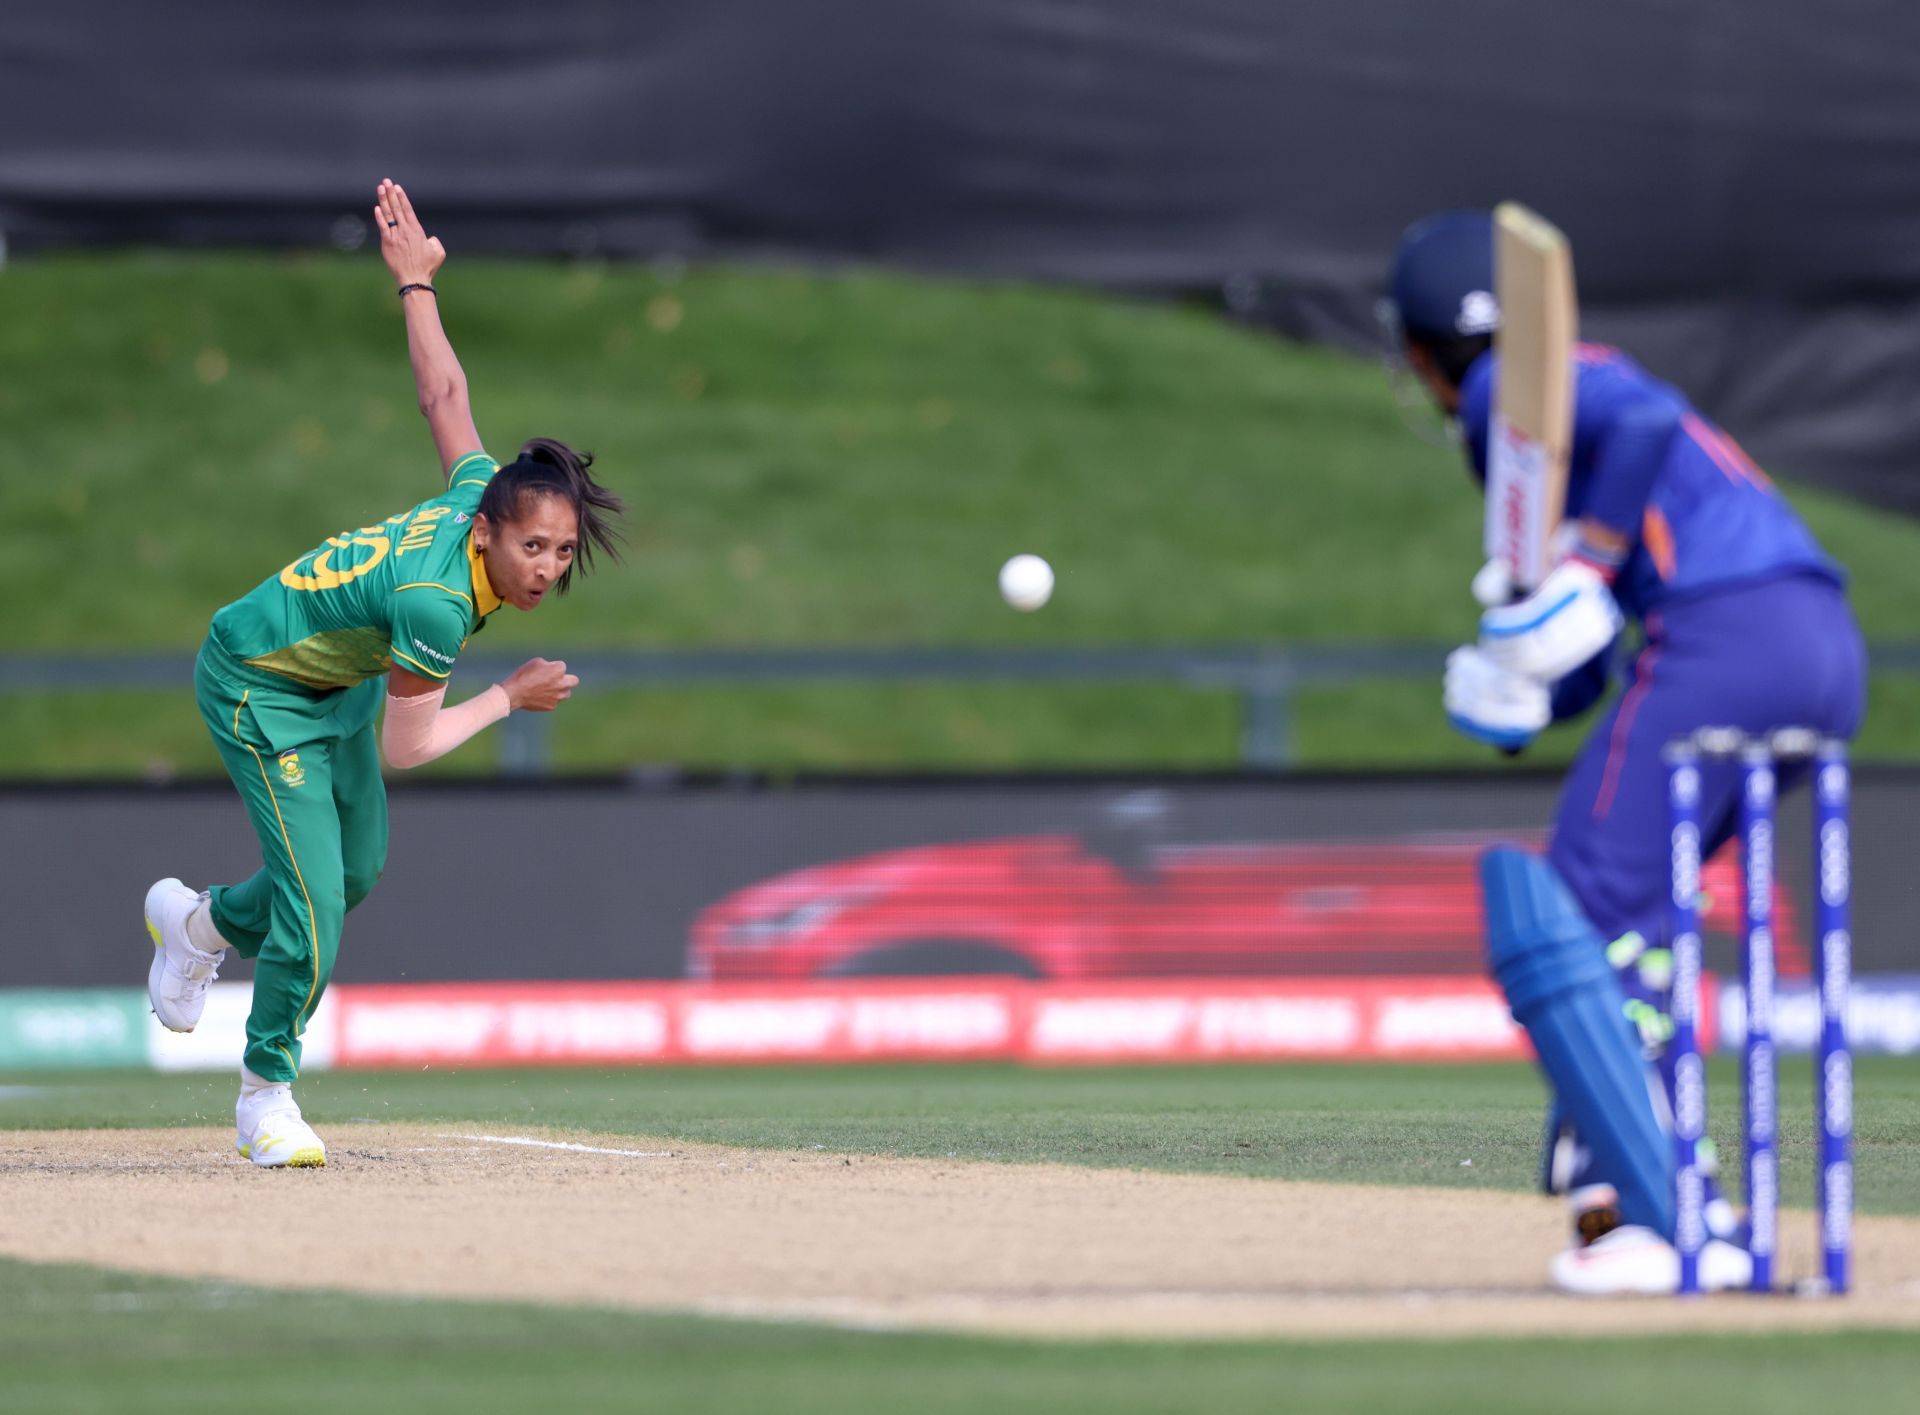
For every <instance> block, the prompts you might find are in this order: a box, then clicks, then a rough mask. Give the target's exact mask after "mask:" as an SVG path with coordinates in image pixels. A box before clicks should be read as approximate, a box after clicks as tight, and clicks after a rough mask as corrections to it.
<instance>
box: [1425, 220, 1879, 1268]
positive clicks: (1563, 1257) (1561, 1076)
mask: <svg viewBox="0 0 1920 1415" xmlns="http://www.w3.org/2000/svg"><path fill="white" fill-rule="evenodd" d="M1493 250H1494V232H1493V220H1492V217H1491V215H1490V214H1489V213H1487V212H1483V211H1473V212H1448V213H1444V214H1442V215H1439V216H1434V217H1430V218H1428V219H1427V220H1425V221H1422V222H1420V223H1418V224H1416V225H1415V226H1413V227H1412V228H1410V229H1409V230H1408V232H1407V234H1406V236H1405V237H1404V238H1403V239H1402V241H1401V244H1400V248H1399V250H1398V252H1397V254H1396V256H1395V258H1394V263H1393V270H1392V275H1391V290H1390V296H1389V301H1388V309H1389V312H1390V314H1391V316H1392V319H1393V322H1394V323H1395V324H1396V325H1397V327H1398V328H1397V332H1398V342H1399V344H1400V347H1401V351H1402V353H1403V354H1404V357H1405V358H1406V360H1407V363H1408V364H1409V366H1410V368H1411V370H1412V372H1413V373H1414V374H1415V375H1416V376H1417V377H1418V378H1419V380H1420V382H1421V383H1422V384H1423V385H1424V387H1425V388H1426V391H1427V393H1428V395H1429V396H1430V397H1431V398H1432V400H1433V402H1434V403H1435V404H1437V405H1438V407H1439V408H1440V409H1441V411H1442V412H1444V413H1445V414H1447V415H1448V416H1449V417H1450V418H1451V419H1453V420H1454V421H1455V423H1456V425H1457V429H1458V431H1459V433H1460V434H1461V438H1462V441H1463V443H1464V450H1465V452H1466V455H1467V461H1468V465H1469V468H1470V470H1471V471H1472V473H1473V475H1474V477H1475V478H1476V479H1477V480H1478V481H1480V482H1481V483H1482V485H1484V483H1485V481H1486V469H1487V438H1488V426H1489V423H1490V421H1491V417H1492V403H1493V389H1494V386H1495V380H1496V378H1497V376H1498V374H1497V369H1496V364H1497V361H1498V355H1497V354H1496V353H1495V352H1494V350H1493V347H1492V345H1493V333H1494V330H1495V328H1496V327H1497V325H1498V321H1499V307H1498V304H1497V303H1496V301H1495V297H1494V293H1493V292H1494V289H1495V285H1494V267H1493ZM1574 380H1575V383H1574V420H1573V422H1574V426H1573V448H1572V455H1571V460H1570V465H1569V469H1568V475H1567V501H1566V521H1565V525H1564V527H1563V534H1562V537H1561V539H1562V541H1563V554H1562V557H1561V559H1560V560H1559V563H1558V565H1557V566H1556V567H1555V568H1554V569H1553V570H1552V572H1551V573H1550V574H1549V576H1548V577H1547V579H1546V580H1545V581H1544V582H1543V583H1542V584H1541V586H1540V587H1539V589H1537V590H1536V591H1535V592H1534V593H1532V594H1530V595H1528V596H1527V597H1525V598H1523V599H1520V600H1518V602H1515V603H1509V602H1508V601H1509V598H1510V596H1509V594H1508V585H1507V584H1506V583H1504V582H1502V577H1501V575H1500V573H1499V570H1498V568H1497V567H1495V566H1489V567H1487V568H1486V569H1484V570H1482V571H1481V573H1480V575H1479V576H1477V577H1476V579H1475V582H1474V593H1475V597H1476V598H1477V599H1479V601H1480V603H1481V605H1482V606H1483V608H1484V610H1485V612H1484V613H1483V614H1482V616H1481V619H1480V636H1479V641H1478V642H1477V643H1476V644H1473V645H1470V646H1468V647H1465V648H1462V649H1459V650H1457V651H1455V653H1453V654H1452V655H1451V656H1450V657H1449V659H1448V661H1447V672H1446V682H1445V688H1444V698H1445V704H1446V710H1447V715H1448V717H1449V719H1450V720H1451V721H1452V723H1453V724H1454V726H1455V727H1456V728H1458V729H1459V730H1460V731H1462V732H1464V733H1466V734H1467V735H1469V736H1471V737H1474V738H1476V739H1479V740H1482V741H1486V742H1489V743H1492V744H1495V745H1497V746H1500V747H1503V748H1506V749H1508V750H1514V749H1517V748H1519V747H1521V746H1524V745H1525V744H1526V743H1527V742H1528V741H1530V740H1531V739H1532V737H1533V736H1534V734H1536V733H1538V732H1539V731H1540V730H1541V729H1542V728H1544V727H1546V726H1547V724H1548V723H1549V722H1550V721H1556V720H1560V719H1565V718H1570V717H1574V716H1577V715H1579V714H1581V713H1584V712H1585V711H1587V709H1589V708H1590V707H1592V706H1593V705H1594V704H1595V703H1597V702H1598V701H1599V700H1600V698H1601V697H1602V696H1603V695H1604V694H1605V693H1606V690H1607V687H1608V682H1609V678H1610V675H1611V667H1612V663H1613V657H1614V651H1615V643H1616V640H1617V638H1618V636H1619V635H1620V633H1621V630H1622V629H1623V627H1624V625H1625V623H1626V622H1627V621H1628V620H1637V621H1638V622H1639V624H1640V626H1641V629H1642V637H1643V640H1644V642H1643V646H1642V647H1641V648H1640V650H1639V652H1638V653H1637V655H1636V656H1635V657H1634V659H1633V668H1632V681H1631V683H1630V685H1629V686H1628V687H1627V689H1626V691H1625V692H1624V693H1623V694H1621V695H1620V697H1619V698H1618V699H1617V700H1615V701H1614V702H1613V703H1612V705H1611V706H1610V707H1609V708H1608V709H1607V710H1606V711H1605V712H1604V713H1602V714H1601V716H1600V719H1599V721H1598V722H1597V724H1596V725H1595V727H1594V728H1593V731H1592V733H1591V734H1590V735H1589V737H1588V739H1587V742H1586V745H1585V747H1584V748H1583V749H1582V751H1581V752H1580V755H1579V757H1578V759H1577V760H1576V761H1575V763H1574V765H1573V767H1572V769H1571V771H1570V772H1569V773H1568V776H1567V779H1566V782H1565V785H1564V786H1563V788H1562V791H1561V795H1560V800H1559V805H1558V808H1557V810H1556V813H1555V817H1554V823H1553V831H1552V837H1551V843H1550V844H1549V846H1548V849H1547V851H1546V854H1545V855H1544V856H1541V855H1537V854H1532V853H1528V852H1522V851H1518V850H1509V849H1497V850H1492V851H1489V852H1488V853H1487V855H1486V857H1485V858H1484V859H1483V861H1482V864H1481V880H1482V885H1483V887H1484V890H1485V894H1486V913H1487V953H1488V962H1489V965H1490V968H1491V971H1492V973H1493V976H1494V979H1495V981H1496V982H1498V983H1499V985H1500V987H1501V989H1502V991H1503V992H1504V993H1505V994H1506V997H1507V1002H1508V1004H1509V1006H1510V1007H1511V1008H1512V1010H1513V1015H1514V1019H1515V1020H1516V1021H1517V1022H1519V1023H1520V1025H1521V1026H1523V1027H1524V1028H1526V1030H1527V1033H1528V1036H1529V1037H1530V1038H1531V1039H1532V1041H1533V1044H1534V1049H1535V1051H1536V1052H1537V1053H1538V1056H1539V1059H1540V1065H1541V1069H1542V1070H1543V1071H1544V1072H1545V1074H1546V1077H1547V1080H1548V1082H1549V1084H1550V1087H1551V1089H1552V1092H1553V1102H1552V1108H1551V1110H1550V1112H1549V1117H1548V1136H1547V1143H1548V1153H1547V1161H1546V1164H1545V1165H1544V1166H1543V1176H1542V1177H1543V1180H1545V1182H1546V1184H1547V1187H1548V1188H1549V1189H1551V1190H1553V1191H1554V1192H1563V1193H1568V1194H1570V1196H1571V1197H1572V1201H1573V1206H1574V1223H1575V1242H1574V1246H1573V1247H1572V1248H1571V1249H1569V1250H1568V1251H1566V1252H1564V1253H1562V1254H1560V1255H1559V1256H1558V1257H1556V1258H1555V1260H1554V1262H1553V1264H1552V1266H1551V1269H1550V1272H1551V1276H1552V1278H1553V1281H1554V1282H1555V1284H1556V1285H1558V1286H1560V1287H1562V1288H1565V1289H1567V1290H1569V1291H1573V1292H1593V1293H1607V1292H1671V1291H1673V1290H1674V1289H1675V1287H1676V1286H1677V1284H1678V1280H1679V1259H1678V1255H1677V1253H1676V1251H1675V1249H1674V1247H1673V1245H1672V1241H1671V1240H1672V1236H1673V1224H1674V1195H1673V1182H1674V1177H1673V1146H1672V1142H1671V1139H1670V1137H1669V1134H1668V1123H1669V1122H1668V1119H1667V1117H1668V1116H1670V1114H1671V1092H1670V1087H1671V1076H1670V1075H1663V1074H1662V1071H1663V1069H1664V1068H1662V1067H1661V1066H1660V1065H1659V1064H1658V1063H1659V1061H1660V1057H1661V1051H1662V1049H1663V1044H1664V1042H1665V1041H1666V1039H1667V1036H1668V1035H1669V1033H1670V1023H1669V1022H1668V1019H1667V1017H1666V1015H1665V1010H1664V1009H1665V1004H1666V1000H1665V990H1666V987H1667V985H1668V981H1669V979H1668V976H1667V975H1668V974H1669V973H1670V968H1671V964H1670V957H1669V955H1668V954H1667V952H1666V948H1665V944H1666V929H1667V924H1666V902H1667V895H1668V892H1669V889H1670V880H1669V859H1668V838H1667V816H1666V769H1665V765H1664V763H1663V760H1662V753H1663V751H1664V749H1665V747H1666V745H1667V744H1668V743H1669V742H1672V741H1674V740H1675V739H1677V738H1680V737H1683V736H1686V735H1688V734H1691V733H1692V732H1694V731H1697V730H1698V729H1700V728H1702V727H1708V726H1725V727H1734V728H1739V729H1741V730H1742V731H1745V732H1748V733H1761V732H1766V731H1769V730H1771V729H1774V728H1778V727H1784V726H1798V727H1811V728H1815V729H1817V730H1818V731H1820V732H1821V733H1823V734H1827V735H1832V736H1837V737H1842V738H1846V737H1851V736H1852V735H1853V733H1854V732H1855V730H1856V729H1857V728H1858V726H1859V724H1860V718H1861V714H1862V712H1863V710H1864V706H1865V696H1866V686H1865V685H1866V655H1865V650H1864V647H1863V645H1862V643H1861V638H1860V633H1859V630H1858V629H1857V627H1856V626H1855V624H1854V619H1853V614H1852V611H1851V610H1850V609H1849V607H1848V604H1847V598H1846V588H1845V587H1846V579H1845V576H1844V574H1843V573H1842V572H1841V570H1840V568H1839V567H1838V566H1837V565H1836V564H1834V562H1833V561H1832V560H1831V559H1829V558H1828V556H1827V555H1826V554H1825V552H1824V551H1822V550H1821V548H1820V546H1819V545H1818V544H1817V543H1816V542H1815V541H1814V538H1813V536H1812V535H1811V534H1810V533H1809V532H1808V530H1807V529H1806V527H1805V525H1804V524H1802V522H1801V521H1800V519H1799V517H1798V516H1796V515H1795V514H1794V512H1793V510H1792V508H1791V507H1789V506H1788V505H1787V503H1786V501H1785V500H1783V499H1782V498H1781V497H1780V495H1779V494H1778V492H1777V491H1776V490H1775V489H1774V487H1773V484H1772V483H1771V482H1770V481H1769V480H1768V479H1767V477H1766V476H1765V475H1764V474H1763V473H1762V472H1761V471H1760V469H1759V468H1758V467H1756V466H1755V465H1754V464H1753V462H1752V461H1751V460H1749V459H1748V457H1747V455H1746V454H1745V453H1744V452H1743V451H1741V449H1740V448H1739V447H1738V446H1737V445H1736V444H1735V443H1734V441H1733V440H1732V439H1731V438H1729V437H1728V436H1727V435H1726V434H1725V433H1724V432H1722V431H1721V430H1720V429H1719V428H1717V427H1715V426H1714V425H1713V424H1712V423H1710V422H1708V421H1707V420H1706V419H1705V418H1703V417H1702V416H1700V414H1699V413H1698V412H1696V411H1695V410H1694V409H1693V408H1692V407H1691V406H1690V405H1689V403H1688V402H1687V400H1686V399H1685V398H1684V397H1683V396H1682V395H1681V394H1680V393H1679V392H1678V391H1677V390H1675V389H1674V388H1672V387H1670V386H1669V385H1667V384H1665V383H1662V382H1660V381H1658V380H1657V379H1655V378H1653V377H1652V376H1651V375H1649V374H1648V373H1646V372H1645V371H1644V370H1643V369H1641V368H1640V367H1639V366H1638V365H1637V364H1635V363H1634V362H1633V361H1632V360H1631V359H1629V358H1628V357H1627V356H1626V355H1625V354H1623V353H1621V352H1620V351H1618V350H1617V349H1612V348H1607V347H1603V346H1599V345H1591V344H1583V345H1580V346H1578V347H1577V349H1576V351H1575V357H1574ZM1803 773H1804V766H1801V767H1799V768H1785V769H1783V771H1782V774H1781V785H1782V787H1784V786H1786V785H1787V784H1788V783H1789V782H1790V781H1791V780H1792V779H1794V777H1795V776H1797V775H1799V774H1803ZM1701 787H1702V789H1701V827H1702V835H1703V839H1702V842H1701V846H1702V849H1701V857H1702V858H1703V859H1704V858H1707V857H1708V856H1710V855H1711V854H1712V853H1713V852H1714V851H1715V850H1718V849H1719V848H1720V847H1721V846H1722V845H1723V844H1725V843H1726V841H1727V840H1728V839H1729V838H1730V837H1731V836H1732V834H1733V833H1734V831H1735V830H1736V828H1737V825H1738V809H1739V799H1740V781H1739V772H1738V768H1737V766H1735V765H1734V764H1732V763H1728V764H1724V765H1717V766H1709V767H1707V768H1705V769H1704V770H1703V772H1702V782H1701ZM1663 1082H1664V1083H1665V1084H1664V1085H1663V1084H1662V1083H1663ZM1708 1221H1709V1227H1710V1228H1711V1229H1712V1230H1713V1233H1714V1241H1711V1242H1709V1243H1708V1245H1707V1248H1706V1251H1705V1252H1704V1253H1703V1254H1702V1256H1701V1269H1700V1273H1701V1284H1702V1286H1703V1287H1706V1288H1728V1287H1739V1286H1745V1285H1746V1283H1747V1281H1748V1276H1749V1273H1750V1271H1751V1263H1750V1260H1749V1257H1748V1254H1747V1252H1746V1250H1745V1247H1744V1246H1743V1239H1742V1234H1741V1231H1740V1226H1739V1224H1738V1222H1737V1220H1736V1216H1735V1215H1734V1214H1733V1213H1732V1210H1731V1207H1730V1206H1729V1205H1728V1204H1727V1203H1726V1202H1725V1201H1724V1200H1723V1199H1720V1198H1718V1196H1717V1193H1716V1194H1715V1196H1714V1201H1713V1203H1712V1204H1710V1205H1709V1213H1708Z"/></svg>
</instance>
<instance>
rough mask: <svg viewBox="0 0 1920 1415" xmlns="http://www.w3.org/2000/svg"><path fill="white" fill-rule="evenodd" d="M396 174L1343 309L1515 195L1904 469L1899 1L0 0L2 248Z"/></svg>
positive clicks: (856, 252) (616, 240)
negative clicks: (1431, 227) (1428, 227)
mask: <svg viewBox="0 0 1920 1415" xmlns="http://www.w3.org/2000/svg"><path fill="white" fill-rule="evenodd" d="M386 174H394V175H400V176H403V177H404V178H406V179H407V180H408V181H409V182H410V183H411V184H412V185H413V186H414V187H415V189H416V190H418V191H420V192H421V193H430V194H431V197H432V200H433V208H432V209H433V211H434V212H435V220H436V223H437V224H439V225H441V226H442V227H443V229H444V230H445V232H446V234H447V235H448V237H449V238H450V239H452V240H456V241H458V242H460V243H461V244H462V245H463V246H464V247H466V248H468V249H474V248H478V247H487V248H494V249H500V250H520V251H529V252H551V253H567V252H575V253H581V252H588V251H599V252H604V253H610V254H618V255H642V256H651V255H658V254H661V253H673V254H678V255H685V256H690V257H709V256H711V257H726V258H741V257H774V258H781V259H786V258H800V259H806V260H815V261H819V260H825V261H834V260H875V261H886V262H894V263H900V264H906V265H912V266H918V267H924V268H934V269H947V270H955V271H961V272H984V273H995V274H1011V275H1019V276H1027V277H1037V278H1044V279H1064V280H1073V281H1084V282H1098V283H1103V284H1109V285H1122V286H1134V287H1147V288H1152V289H1157V290H1181V289H1185V290H1195V289H1199V290H1211V291H1218V290H1219V289H1221V288H1222V287H1223V286H1226V285H1228V284H1229V283H1230V282H1231V283H1232V285H1233V288H1234V289H1236V290H1239V291H1242V292H1246V291H1252V292H1255V293H1256V294H1257V296H1258V298H1257V300H1256V301H1255V303H1256V304H1257V306H1258V308H1259V310H1260V311H1261V314H1262V317H1263V318H1265V319H1267V320H1269V321H1271V322H1272V323H1274V324H1275V325H1277V326H1278V327H1280V328H1282V329H1284V330H1286V331H1288V332H1291V333H1297V334H1305V335H1310V336H1314V337H1322V338H1333V339H1337V340H1342V341H1347V342H1357V341H1360V340H1362V339H1364V338H1365V337H1366V335H1367V331H1368V309H1369V305H1370V302H1371V298H1372V295H1373V292H1374V288H1375V286H1376V284H1377V282H1378V279H1379V272H1380V266H1381V262H1382V261H1383V260H1384V258H1385V257H1386V255H1387V253H1388V251H1389V250H1390V249H1391V246H1392V244H1393V241H1394V238H1395V236H1396V234H1397V233H1398V232H1399V230H1400V229H1401V228H1402V227H1403V226H1404V225H1405V224H1406V222H1407V221H1408V220H1409V219H1411V218H1413V217H1414V216H1416V215H1418V214H1420V213H1421V212H1423V211H1425V210H1429V209H1432V208H1436V207H1443V206H1449V205H1461V204H1486V203H1490V202H1492V201H1493V200H1496V199H1498V198H1500V197H1503V196H1516V197H1519V198H1521V199H1524V200H1526V201H1529V202H1530V203H1532V204H1534V205H1536V206H1538V207H1540V208H1541V209H1543V210H1545V211H1546V212H1548V213H1549V214H1550V215H1552V216H1553V217H1554V218H1556V219H1557V220H1558V221H1560V222H1561V223H1562V224H1563V225H1564V226H1565V227H1566V228H1567V229H1568V230H1569V232H1570V234H1571V235H1572V237H1573V239H1574V243H1575V247H1576V251H1577V256H1578V264H1579V268H1580V278H1581V283H1582V287H1583V291H1584V294H1585V297H1586V299H1587V301H1588V306H1589V312H1590V318H1589V321H1588V331H1589V332H1590V333H1591V334H1594V335H1596V336H1598V337H1602V338H1610V339H1615V340H1617V341H1619V342H1622V343H1624V344H1627V345H1628V346H1629V347H1631V348H1633V349H1634V350H1635V351H1636V352H1638V353H1640V354H1641V355H1642V356H1643V358H1645V360H1646V361H1647V362H1648V363H1649V364H1650V365H1652V366H1653V367H1654V368H1656V369H1657V370H1658V371H1660V372H1663V373H1665V374H1666V375H1668V376H1670V377H1673V378H1675V379H1677V380H1678V381H1679V382H1680V383H1682V384H1683V385H1684V386H1685V387H1686V388H1688V390H1689V391H1690V392H1692V393H1693V394H1694V395H1695V396H1696V397H1697V398H1698V399H1699V400H1700V401H1701V402H1702V403H1703V404H1705V406H1707V407H1708V408H1709V410H1710V411H1713V412H1715V413H1716V414H1718V415H1719V416H1721V417H1722V418H1723V419H1724V420H1725V421H1727V422H1728V423H1729V424H1730V425H1731V426H1732V427H1733V429H1734V430H1735V431H1736V432H1737V433H1739V434H1740V435H1742V436H1743V437H1744V438H1745V439H1746V440H1747V441H1748V442H1749V443H1750V444H1751V445H1752V446H1753V447H1754V448H1755V449H1756V450H1757V451H1758V452H1759V453H1760V454H1761V456H1762V457H1763V458H1765V459H1767V460H1769V461H1770V462H1772V463H1773V464H1774V465H1776V466H1777V467H1779V468H1780V469H1782V470H1786V471H1789V472H1791V473H1793V474H1795V475H1798V476H1801V477H1807V478H1812V479H1815V480H1823V481H1827V482H1830V483H1834V484H1838V485H1841V486H1844V487H1846V488H1848V489H1850V490H1852V491H1855V492H1858V493H1861V494H1866V495H1869V496H1872V497H1876V498H1878V499H1880V500H1883V501H1885V502H1888V503H1890V504H1898V505H1902V506H1905V507H1908V508H1920V478H1916V477H1914V476H1912V475H1911V474H1910V467H1911V465H1912V464H1913V463H1914V461H1915V454H1916V452H1920V399H1916V398H1915V397H1914V390H1915V389H1916V388H1917V387H1920V6H1916V5H1913V4H1912V3H1910V0H1826V3H1822V4H1810V3H1807V0H1689V3H1681V0H1615V3H1612V4H1608V5H1586V6H1571V5H1559V4H1545V5H1543V4H1528V3H1525V0H1367V3H1363V4H1354V3H1351V2H1350V0H1181V3H1178V4H1168V3H1166V2H1165V0H700V3H697V4H696V3H686V2H685V0H651V3H638V0H635V3H620V4H616V3H593V0H544V3H542V4H539V5H529V4H525V3H523V0H514V2H513V3H503V0H415V3H411V4H408V5H392V4H388V3H384V0H380V2H379V3H376V0H328V3H324V4H322V3H316V0H305V2H304V3H292V4H286V5H277V6H262V5H259V4H257V3H254V2H253V0H191V3H179V4H169V5H153V4H150V3H136V0H8V3H7V4H6V5H5V6H4V8H0V229H4V230H5V232H6V233H7V235H8V236H9V238H10V240H11V241H12V243H13V245H14V247H15V248H16V249H34V248H40V247H44V246H46V245H49V244H63V243H84V242H100V241H111V242H129V241H140V242H145V241H187V242H275V243H300V244H321V243H324V242H326V241H328V240H330V239H333V240H338V241H341V242H349V241H351V240H352V239H354V237H355V234H356V231H355V225H354V223H355V220H356V219H357V216H358V214H359V213H360V212H361V211H362V210H363V208H364V206H365V204H366V193H367V190H368V188H369V186H370V184H371V182H372V181H373V180H374V179H375V178H377V177H379V176H381V175H386ZM343 219H344V220H343ZM3 301H4V289H3V288H0V302H3Z"/></svg>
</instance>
